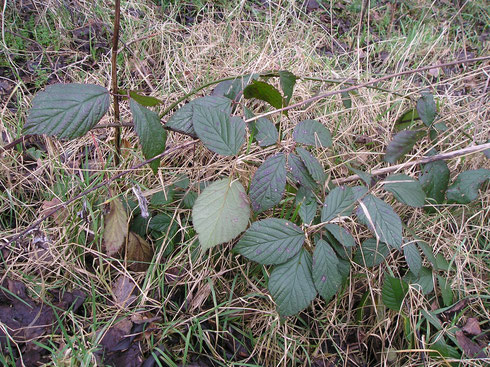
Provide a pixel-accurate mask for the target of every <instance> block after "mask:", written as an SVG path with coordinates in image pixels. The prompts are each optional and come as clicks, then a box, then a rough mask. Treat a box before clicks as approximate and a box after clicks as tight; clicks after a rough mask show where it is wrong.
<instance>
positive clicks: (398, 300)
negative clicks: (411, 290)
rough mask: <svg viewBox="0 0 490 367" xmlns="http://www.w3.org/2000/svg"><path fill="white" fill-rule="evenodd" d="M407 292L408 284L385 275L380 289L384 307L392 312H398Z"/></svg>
mask: <svg viewBox="0 0 490 367" xmlns="http://www.w3.org/2000/svg"><path fill="white" fill-rule="evenodd" d="M407 292H408V284H407V283H405V281H403V280H402V279H397V278H394V277H392V276H390V275H388V274H386V275H385V278H384V281H383V287H382V289H381V298H382V300H383V303H384V305H385V306H386V307H388V308H389V309H391V310H393V311H400V309H401V307H402V304H403V299H404V298H405V296H406V294H407Z"/></svg>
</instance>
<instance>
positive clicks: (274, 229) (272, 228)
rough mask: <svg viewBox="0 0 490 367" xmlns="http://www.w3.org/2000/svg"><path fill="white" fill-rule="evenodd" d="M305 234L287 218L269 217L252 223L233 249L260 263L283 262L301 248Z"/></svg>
mask: <svg viewBox="0 0 490 367" xmlns="http://www.w3.org/2000/svg"><path fill="white" fill-rule="evenodd" d="M304 241H305V234H304V232H303V231H302V230H301V228H299V227H298V226H297V225H295V224H294V223H291V222H289V221H287V220H285V219H278V218H268V219H264V220H261V221H258V222H254V223H252V225H251V226H250V228H249V229H248V230H247V232H245V234H244V235H243V237H242V238H241V239H240V241H239V242H238V243H237V244H236V246H235V247H234V249H233V251H235V252H238V253H239V254H241V255H243V256H245V257H246V258H248V259H250V260H253V261H256V262H258V263H260V264H281V263H283V262H285V261H287V260H288V259H290V258H291V257H293V256H294V255H296V253H297V252H298V251H299V250H300V249H301V246H303V243H304Z"/></svg>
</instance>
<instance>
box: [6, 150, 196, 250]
mask: <svg viewBox="0 0 490 367" xmlns="http://www.w3.org/2000/svg"><path fill="white" fill-rule="evenodd" d="M197 142H198V140H192V141H189V142H187V143H184V144H181V145H177V146H175V147H172V148H169V149H167V150H165V151H164V152H163V153H160V154H159V155H157V156H155V157H153V158H150V159H147V160H145V161H143V162H141V163H138V164H137V165H135V166H133V167H131V168H129V169H127V170H124V171H122V172H119V173H118V174H116V175H114V176H112V177H111V178H108V179H107V180H105V181H103V182H101V183H100V184H98V185H95V186H94V187H91V188H89V189H87V190H85V191H82V192H81V193H80V194H78V195H76V196H74V197H72V198H71V199H68V200H67V201H65V202H63V203H61V204H59V205H57V206H55V207H53V208H52V209H50V210H49V211H48V212H46V213H45V214H44V215H43V216H42V217H41V218H39V219H38V220H36V221H35V222H33V223H32V224H31V225H30V226H28V227H27V228H26V229H24V230H23V231H22V232H20V233H19V234H18V235H15V236H14V237H13V238H12V239H11V240H10V241H9V242H8V244H11V243H13V242H15V241H17V240H18V239H19V238H21V237H23V236H25V235H26V234H27V233H28V232H30V231H31V230H33V229H34V228H36V227H37V226H38V225H39V224H41V222H42V221H44V220H45V219H47V218H49V217H50V216H51V215H53V214H54V213H56V212H57V211H58V210H60V209H61V208H64V207H66V206H67V205H69V204H71V203H73V202H74V201H75V200H78V199H80V198H81V197H83V196H85V195H87V194H90V193H91V192H92V191H94V190H97V189H99V188H101V187H102V186H106V185H109V184H110V183H112V182H113V181H115V180H117V179H118V178H120V177H122V176H124V175H126V174H128V173H129V172H131V171H134V170H136V169H138V168H141V167H143V166H144V165H146V164H148V163H150V162H153V161H154V160H155V159H160V158H162V157H164V156H166V155H169V154H171V153H173V152H176V151H178V150H181V149H184V148H187V147H190V146H191V145H194V144H196V143H197ZM5 246H6V245H0V248H3V247H5Z"/></svg>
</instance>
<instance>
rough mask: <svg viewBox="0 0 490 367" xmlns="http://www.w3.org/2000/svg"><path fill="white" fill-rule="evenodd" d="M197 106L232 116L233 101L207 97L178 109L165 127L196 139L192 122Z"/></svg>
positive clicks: (197, 99)
mask: <svg viewBox="0 0 490 367" xmlns="http://www.w3.org/2000/svg"><path fill="white" fill-rule="evenodd" d="M195 106H201V107H210V108H213V109H216V110H218V111H222V112H224V113H225V114H227V115H230V114H231V100H230V99H229V98H225V97H214V96H205V97H200V98H196V99H194V100H192V101H190V102H189V103H187V104H185V105H184V106H182V107H181V108H180V109H178V110H177V111H176V112H175V113H174V114H173V115H172V117H170V119H169V120H168V121H167V123H166V124H165V127H166V128H167V129H170V130H172V131H177V132H179V133H182V134H186V135H190V136H192V137H194V138H196V137H197V135H196V132H195V131H194V125H193V122H192V117H193V115H194V107H195Z"/></svg>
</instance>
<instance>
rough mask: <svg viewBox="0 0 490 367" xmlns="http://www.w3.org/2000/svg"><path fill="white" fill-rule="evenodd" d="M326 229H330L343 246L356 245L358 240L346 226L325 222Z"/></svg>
mask: <svg viewBox="0 0 490 367" xmlns="http://www.w3.org/2000/svg"><path fill="white" fill-rule="evenodd" d="M325 229H326V230H327V231H329V232H330V233H331V234H332V236H334V237H335V239H336V240H337V241H339V243H340V244H341V245H342V246H345V247H354V246H355V245H356V240H355V239H354V237H352V235H351V234H350V233H349V231H348V230H346V229H345V228H343V227H341V226H339V225H337V224H333V223H327V224H325Z"/></svg>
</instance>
